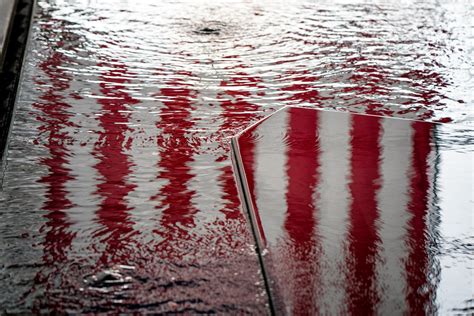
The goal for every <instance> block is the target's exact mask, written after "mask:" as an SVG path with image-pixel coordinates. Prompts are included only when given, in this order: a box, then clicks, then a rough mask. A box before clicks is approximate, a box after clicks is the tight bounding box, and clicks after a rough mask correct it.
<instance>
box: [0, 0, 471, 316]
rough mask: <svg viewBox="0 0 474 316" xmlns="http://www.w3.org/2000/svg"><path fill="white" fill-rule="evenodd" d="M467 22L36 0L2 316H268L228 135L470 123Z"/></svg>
mask: <svg viewBox="0 0 474 316" xmlns="http://www.w3.org/2000/svg"><path fill="white" fill-rule="evenodd" d="M473 12H474V8H473V6H472V3H471V2H470V1H467V0H466V1H450V2H446V3H440V2H436V1H425V2H421V1H402V2H397V3H387V2H384V1H376V2H374V3H366V2H362V1H360V2H357V1H328V2H310V1H295V2H292V3H288V2H285V1H259V2H252V1H222V2H211V1H187V2H186V1H173V2H172V1H165V2H163V1H159V2H156V1H140V2H139V4H137V3H136V2H129V1H125V0H121V1H53V0H49V1H44V0H40V1H38V3H37V8H36V13H35V16H34V21H33V27H32V34H31V40H30V44H29V47H28V48H27V49H28V51H27V55H26V63H25V68H24V73H23V77H22V81H21V83H20V91H19V93H20V94H19V97H18V99H17V104H16V113H15V115H14V120H13V123H12V124H13V126H12V128H11V133H10V136H9V143H8V148H7V151H6V154H5V157H4V161H3V167H2V191H1V192H0V216H1V221H0V271H1V272H0V306H1V307H2V311H8V312H25V311H34V312H55V311H58V312H65V311H66V312H78V311H80V312H107V311H112V310H113V311H124V312H144V311H150V312H180V311H182V312H189V313H196V312H204V313H213V312H215V313H226V312H227V313H244V312H249V313H254V314H262V313H266V312H268V297H267V293H266V291H265V287H264V282H263V278H262V273H261V271H260V267H259V264H258V258H257V255H256V252H255V249H254V247H255V242H254V239H253V236H252V233H251V230H250V226H249V223H248V221H247V218H246V214H245V213H244V212H243V211H242V209H241V204H240V203H241V202H240V199H239V196H238V192H237V187H236V183H235V179H234V172H233V169H232V163H231V159H230V145H229V139H230V137H231V136H233V135H235V134H236V133H238V132H240V131H242V130H243V129H244V128H245V127H247V126H249V125H250V124H251V123H253V122H256V121H257V120H258V119H260V118H262V117H264V116H266V115H267V114H270V113H273V112H274V111H275V110H277V109H280V108H282V107H283V106H286V105H298V106H307V107H317V108H322V109H332V110H338V111H350V112H358V113H369V114H377V115H384V116H393V117H403V118H410V119H418V120H424V121H440V122H452V123H454V124H457V125H459V126H470V125H472V110H470V106H471V105H472V103H473V94H472V92H471V91H472V90H473V88H474V80H473V73H474V67H473V64H472V58H471V57H472V52H473V49H474V41H473V35H472V34H473V33H472V30H473V22H472V18H471V16H472V14H473ZM469 137H472V134H471V136H466V134H462V133H461V136H452V138H453V141H455V142H456V141H459V140H461V139H463V140H464V141H465V142H467V144H472V140H471V139H470V138H469ZM466 150H469V149H466ZM470 183H471V185H472V181H471V182H470ZM453 185H455V183H453ZM468 185H469V184H468ZM463 188H466V187H465V186H464V187H463ZM463 192H464V191H463ZM467 192H472V190H470V191H467ZM467 194H469V193H467ZM471 194H472V193H471ZM470 207H471V209H472V199H471V204H470ZM469 222H470V223H472V217H471V219H470V221H469V220H466V221H464V222H463V221H461V224H462V223H464V224H466V223H467V224H468V223H469ZM461 224H459V225H461ZM467 224H466V225H467ZM453 225H454V226H456V225H458V224H453ZM471 227H472V226H471ZM471 231H472V230H471ZM469 234H470V235H469V236H466V238H468V240H471V242H468V243H467V246H466V247H467V248H466V251H467V253H468V255H466V256H465V259H463V260H465V262H467V264H468V265H470V267H468V268H467V269H469V271H471V276H472V271H473V270H472V269H473V268H472V259H473V258H472V251H473V250H472V247H471V246H472V232H471V233H469ZM469 238H470V239H469ZM466 240H467V239H466ZM453 242H454V241H453ZM454 244H456V243H455V242H454ZM464 244H465V243H464V241H463V245H464ZM453 247H455V248H456V247H457V246H453ZM448 248H449V247H448ZM456 249H457V248H456ZM463 249H464V248H463ZM446 256H447V257H448V258H449V254H447V255H446ZM456 258H457V257H455V259H454V260H453V262H450V263H447V264H452V265H456V264H458V263H459V262H458V261H457V259H456ZM463 258H464V257H463ZM463 262H464V261H463ZM459 264H460V263H459ZM463 264H464V263H463ZM452 287H453V288H454V290H455V289H456V287H455V286H454V285H452ZM464 288H465V287H464ZM446 289H449V290H451V287H447V288H446ZM471 289H472V278H471ZM459 297H462V298H463V299H464V296H459ZM471 297H472V295H471ZM450 304H451V303H449V304H444V305H442V306H441V307H440V311H447V310H452V309H453V308H464V307H465V306H464V305H463V304H464V303H463V300H460V301H458V302H455V303H453V304H454V305H450ZM466 304H467V303H466ZM469 304H471V305H470V306H471V308H472V301H471V303H469ZM463 306H464V307H463ZM466 308H468V307H466Z"/></svg>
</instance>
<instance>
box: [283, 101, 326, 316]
mask: <svg viewBox="0 0 474 316" xmlns="http://www.w3.org/2000/svg"><path fill="white" fill-rule="evenodd" d="M318 114H319V112H317V111H311V112H303V111H298V109H290V110H289V115H290V117H289V125H290V126H289V131H288V151H287V157H288V161H287V165H286V168H287V170H286V172H287V175H288V188H287V193H286V201H287V205H288V209H287V216H286V219H285V224H284V227H285V229H286V231H287V233H288V236H289V238H290V242H291V245H290V247H291V250H290V251H289V254H290V258H287V260H288V262H292V261H293V262H294V263H293V264H296V265H297V267H298V268H297V269H298V270H297V271H298V275H296V276H295V280H294V284H293V285H292V295H293V298H292V301H293V313H294V314H296V315H304V314H307V313H308V312H309V311H313V310H316V302H315V299H314V298H315V295H314V289H315V288H316V286H315V282H316V277H317V276H316V274H317V271H316V270H317V262H316V260H314V258H315V251H316V245H315V243H316V240H315V229H316V219H315V205H314V202H313V201H314V193H315V191H316V186H317V182H318V177H317V175H318V168H319V162H318V160H319V144H318V143H317V124H318Z"/></svg>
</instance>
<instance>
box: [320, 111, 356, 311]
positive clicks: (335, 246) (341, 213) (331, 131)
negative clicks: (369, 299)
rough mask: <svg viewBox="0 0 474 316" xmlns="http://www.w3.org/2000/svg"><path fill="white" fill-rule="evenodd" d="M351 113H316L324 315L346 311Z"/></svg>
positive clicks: (321, 296) (321, 298) (321, 291)
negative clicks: (318, 149) (345, 284)
mask: <svg viewBox="0 0 474 316" xmlns="http://www.w3.org/2000/svg"><path fill="white" fill-rule="evenodd" d="M350 128H351V124H350V115H345V114H340V113H332V112H323V111H321V112H319V144H320V156H319V157H316V159H319V163H320V167H319V174H320V181H319V186H318V188H317V193H316V194H315V205H316V207H315V209H316V210H317V211H316V214H315V217H316V223H318V227H317V228H316V233H317V235H318V236H316V240H319V242H320V245H321V256H320V257H319V258H316V259H317V260H318V261H319V265H320V269H321V273H320V282H321V283H320V284H318V289H314V292H315V293H316V294H317V304H318V309H319V311H320V312H321V314H323V315H340V314H341V313H345V312H346V311H345V310H343V308H344V301H345V291H344V288H345V287H344V282H345V279H344V269H345V267H344V264H345V254H344V253H345V251H344V250H345V247H346V239H347V230H348V227H347V226H348V218H349V203H350V193H349V189H348V179H349V176H350Z"/></svg>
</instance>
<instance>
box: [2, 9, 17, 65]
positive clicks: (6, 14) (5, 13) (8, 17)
mask: <svg viewBox="0 0 474 316" xmlns="http://www.w3.org/2000/svg"><path fill="white" fill-rule="evenodd" d="M15 5H16V0H0V66H2V65H3V60H4V57H5V50H6V43H7V40H8V34H9V33H10V26H11V24H12V20H13V12H14V9H15Z"/></svg>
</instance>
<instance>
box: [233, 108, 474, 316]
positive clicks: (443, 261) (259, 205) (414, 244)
mask: <svg viewBox="0 0 474 316" xmlns="http://www.w3.org/2000/svg"><path fill="white" fill-rule="evenodd" d="M472 132H473V131H472V128H470V127H466V126H456V125H443V124H433V123H427V122H418V121H409V120H401V119H391V118H381V117H375V116H367V115H354V114H348V113H340V112H328V111H321V110H316V109H308V108H296V107H287V108H284V109H283V110H280V111H277V112H276V113H274V114H273V115H271V116H270V117H269V118H267V119H265V120H263V121H261V122H259V123H257V124H255V125H253V126H251V127H250V128H248V129H247V130H245V131H244V132H243V133H241V134H240V135H238V136H236V137H235V138H234V139H233V140H232V145H233V146H232V147H233V153H234V160H235V164H234V165H235V167H236V169H237V174H238V175H239V181H240V184H241V193H242V196H243V200H244V201H245V203H244V205H246V207H247V209H248V213H249V216H250V218H251V221H252V224H253V226H254V233H255V235H256V239H257V244H258V245H259V248H260V249H259V252H260V258H261V264H262V266H263V271H264V275H265V278H266V281H267V287H268V289H269V291H270V293H271V299H272V304H273V307H274V309H275V311H276V312H277V314H322V315H326V314H327V315H339V314H347V313H349V314H363V315H368V314H374V313H376V314H382V315H383V314H390V315H394V314H406V313H409V314H425V313H428V314H432V313H435V312H436V310H437V309H438V308H440V307H446V306H451V308H452V306H464V305H465V304H467V303H466V302H470V301H469V300H470V298H471V296H472V291H471V290H472V286H473V278H472V257H473V253H472V246H469V245H472V231H474V227H473V226H474V224H473V215H472V212H473V202H472V201H473V193H472V192H473V191H472V188H473V176H472V175H473V152H474V144H473V142H472V141H471V139H472V135H473V133H472ZM469 247H471V248H469ZM468 248H469V249H468ZM453 249H457V250H453ZM447 254H449V255H447ZM463 304H464V305H463Z"/></svg>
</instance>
